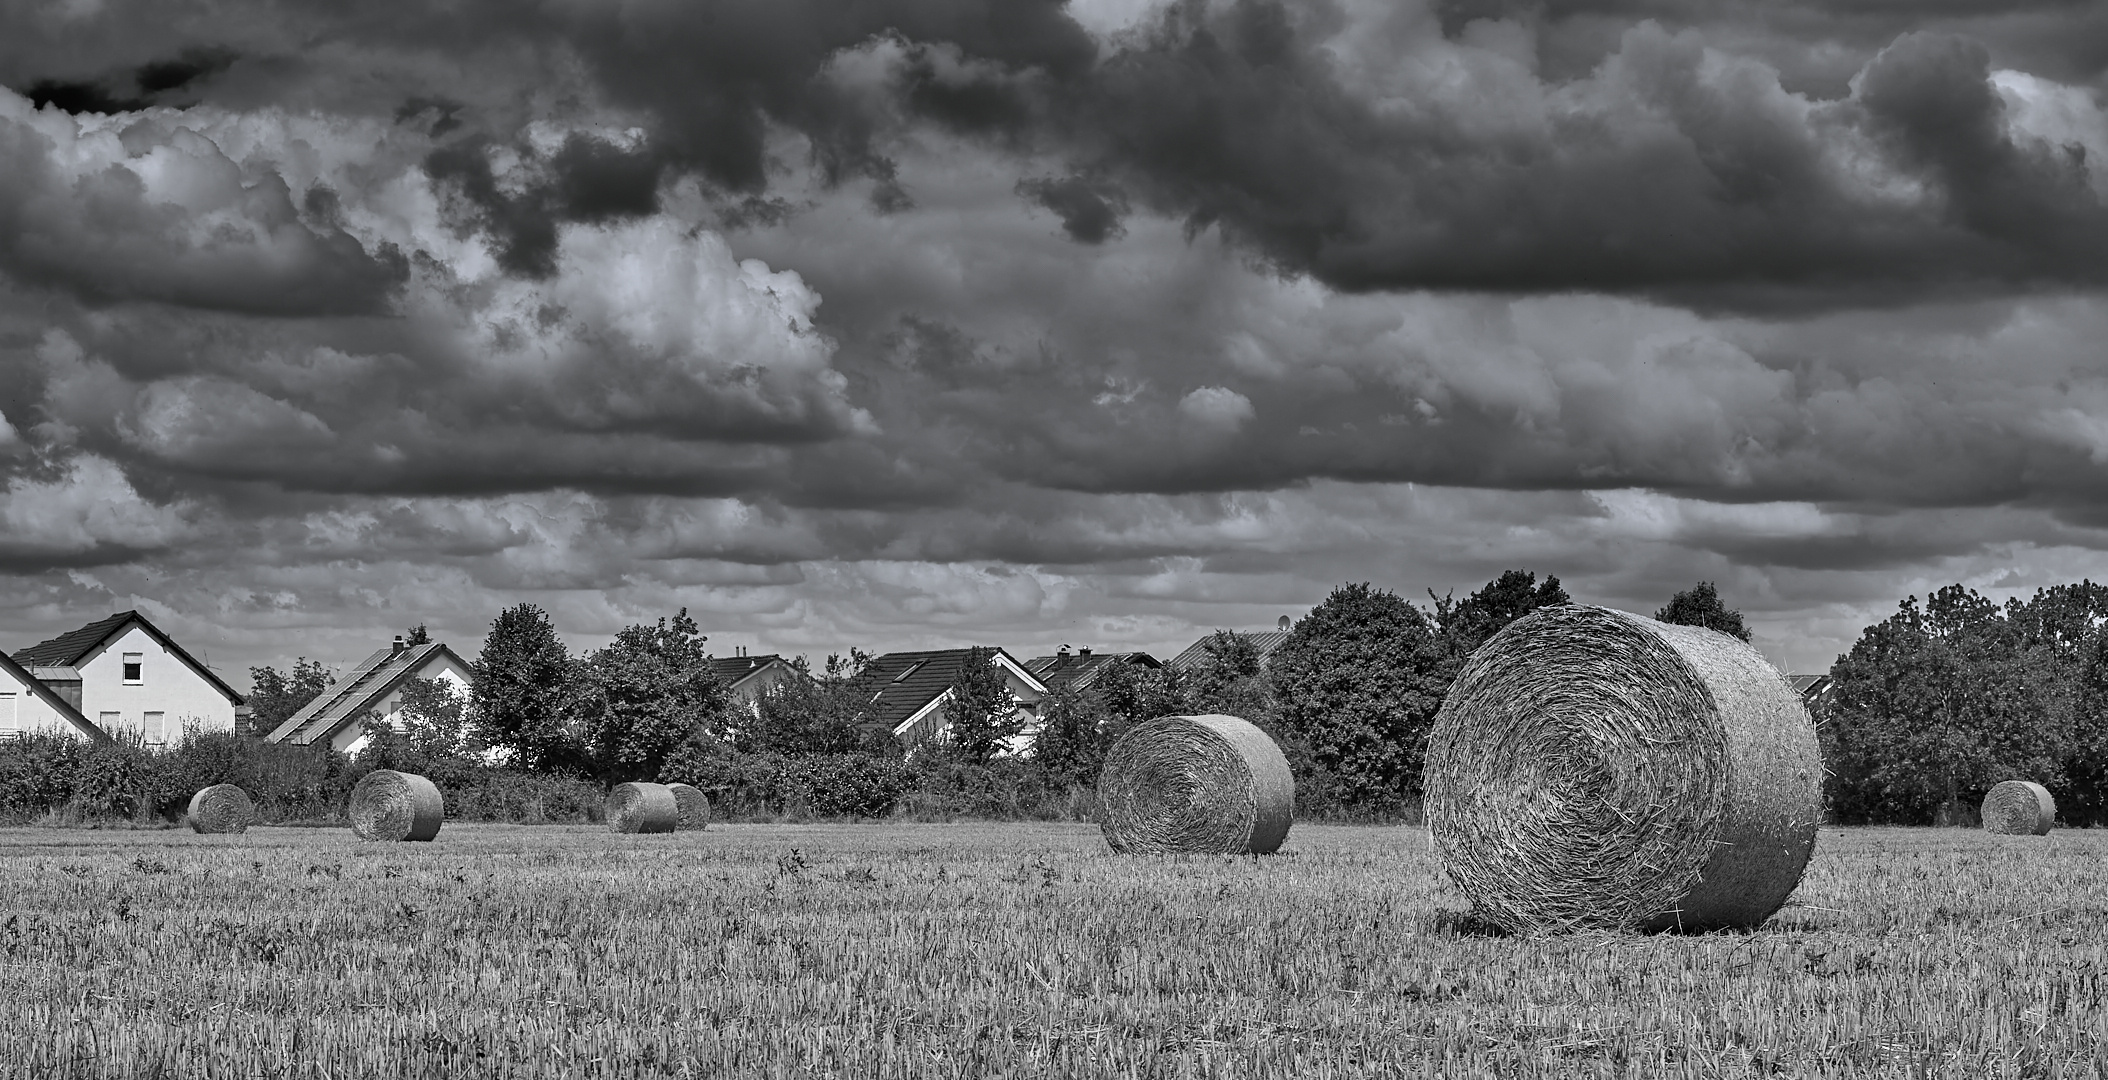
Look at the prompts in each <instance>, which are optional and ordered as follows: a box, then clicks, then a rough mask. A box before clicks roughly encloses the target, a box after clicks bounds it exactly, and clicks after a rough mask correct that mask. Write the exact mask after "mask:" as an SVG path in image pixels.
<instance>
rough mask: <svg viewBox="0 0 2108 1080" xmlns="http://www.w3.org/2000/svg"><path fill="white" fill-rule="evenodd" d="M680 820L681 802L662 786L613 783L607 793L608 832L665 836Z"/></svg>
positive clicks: (671, 790) (671, 791) (669, 789)
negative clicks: (613, 786)
mask: <svg viewBox="0 0 2108 1080" xmlns="http://www.w3.org/2000/svg"><path fill="white" fill-rule="evenodd" d="M680 820H681V802H680V800H679V799H678V798H675V797H674V794H673V789H672V788H669V787H667V786H666V785H665V784H641V783H640V784H617V785H615V790H613V791H610V792H608V829H609V830H610V831H613V832H619V833H668V832H672V831H673V827H674V826H675V825H677V824H679V823H680Z"/></svg>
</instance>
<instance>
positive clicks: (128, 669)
mask: <svg viewBox="0 0 2108 1080" xmlns="http://www.w3.org/2000/svg"><path fill="white" fill-rule="evenodd" d="M144 659H145V658H144V657H142V656H141V655H140V654H138V653H135V652H128V653H126V654H124V684H125V685H126V686H138V685H139V684H140V683H141V682H143V681H145V680H144V679H143V678H142V676H141V671H140V669H141V668H142V667H144V665H143V664H142V663H141V661H142V660H144Z"/></svg>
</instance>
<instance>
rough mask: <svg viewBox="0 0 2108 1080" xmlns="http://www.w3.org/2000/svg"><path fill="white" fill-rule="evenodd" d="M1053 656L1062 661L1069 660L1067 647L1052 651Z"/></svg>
mask: <svg viewBox="0 0 2108 1080" xmlns="http://www.w3.org/2000/svg"><path fill="white" fill-rule="evenodd" d="M1054 655H1056V656H1059V657H1061V658H1062V659H1063V660H1067V659H1068V658H1069V647H1068V646H1067V645H1063V646H1062V647H1061V648H1059V649H1056V650H1054Z"/></svg>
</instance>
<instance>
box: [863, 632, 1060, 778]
mask: <svg viewBox="0 0 2108 1080" xmlns="http://www.w3.org/2000/svg"><path fill="white" fill-rule="evenodd" d="M971 652H972V650H970V649H937V650H933V651H929V652H898V653H887V654H885V655H884V656H878V657H873V658H872V660H871V662H870V663H869V664H867V665H865V667H864V670H863V671H861V672H859V673H858V674H857V676H856V679H855V681H854V682H853V683H852V684H851V685H853V686H855V687H856V688H857V689H859V690H864V691H869V693H870V698H869V704H868V705H867V706H866V707H865V709H866V715H867V716H868V717H869V718H870V719H871V720H873V721H875V722H878V723H882V724H884V725H886V727H887V728H888V729H889V730H891V731H892V732H893V737H894V738H896V739H899V740H900V741H901V742H903V743H905V744H907V745H908V746H910V747H912V746H916V745H919V744H921V743H924V742H927V741H929V740H931V739H942V738H943V737H944V735H945V728H944V702H945V701H946V699H948V698H950V697H951V693H952V683H953V682H954V681H956V680H957V679H958V677H959V673H960V671H961V670H962V669H963V668H964V667H965V665H966V658H967V657H968V656H969V655H970V654H971ZM993 653H994V656H995V662H996V665H997V666H998V667H1001V668H1002V669H1003V674H1004V676H1005V677H1006V679H1007V681H1008V683H1009V688H1010V698H1011V700H1012V701H1014V702H1015V703H1016V705H1017V708H1019V709H1021V710H1023V711H1024V713H1025V714H1026V722H1025V730H1024V731H1023V732H1021V733H1020V734H1019V735H1017V736H1016V737H1015V738H1013V739H1012V740H1011V741H1010V750H1011V752H1013V753H1016V752H1020V751H1023V750H1025V749H1027V748H1029V747H1030V746H1031V745H1032V740H1033V739H1034V738H1036V737H1037V736H1038V734H1039V725H1038V712H1039V700H1040V699H1041V698H1043V697H1046V696H1047V684H1046V683H1043V682H1041V681H1040V680H1039V677H1038V676H1036V675H1034V674H1032V673H1031V672H1030V671H1028V670H1026V669H1025V665H1023V664H1020V663H1018V662H1017V658H1016V657H1014V656H1012V655H1010V653H1009V652H1008V651H1006V650H1003V649H995V650H993Z"/></svg>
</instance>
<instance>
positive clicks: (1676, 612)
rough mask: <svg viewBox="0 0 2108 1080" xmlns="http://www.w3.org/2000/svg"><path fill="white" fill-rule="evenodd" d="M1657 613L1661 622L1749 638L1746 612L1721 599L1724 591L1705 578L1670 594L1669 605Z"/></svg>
mask: <svg viewBox="0 0 2108 1080" xmlns="http://www.w3.org/2000/svg"><path fill="white" fill-rule="evenodd" d="M1654 617H1655V619H1656V620H1658V621H1660V622H1665V623H1673V624H1675V625H1677V626H1703V627H1705V628H1706V629H1708V630H1718V631H1720V632H1721V633H1723V634H1732V635H1734V636H1735V637H1738V638H1741V639H1742V640H1744V641H1748V640H1749V630H1748V628H1746V627H1744V626H1743V625H1742V613H1741V612H1739V611H1730V610H1729V609H1728V606H1727V605H1726V604H1725V603H1723V602H1722V601H1721V599H1720V591H1719V590H1718V589H1715V588H1714V587H1713V583H1712V582H1710V581H1701V582H1699V583H1698V584H1696V585H1693V586H1691V587H1690V588H1688V589H1685V590H1684V591H1683V592H1680V593H1677V594H1676V595H1675V596H1672V597H1670V598H1669V604H1668V606H1667V607H1664V608H1662V609H1661V610H1660V611H1657V612H1655V613H1654Z"/></svg>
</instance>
